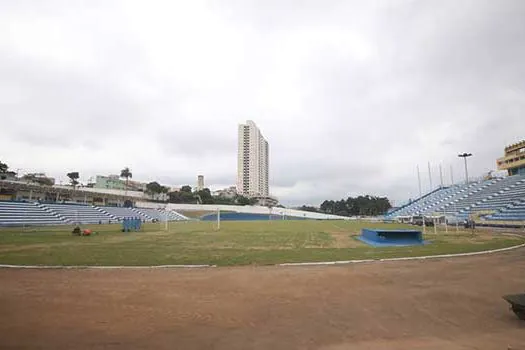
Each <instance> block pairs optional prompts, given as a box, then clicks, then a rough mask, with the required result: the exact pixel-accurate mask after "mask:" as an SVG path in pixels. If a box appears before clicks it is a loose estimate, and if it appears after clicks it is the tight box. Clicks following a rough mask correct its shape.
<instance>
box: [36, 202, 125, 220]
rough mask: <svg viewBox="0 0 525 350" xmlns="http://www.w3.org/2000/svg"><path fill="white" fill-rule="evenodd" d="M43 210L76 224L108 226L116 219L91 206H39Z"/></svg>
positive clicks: (47, 204)
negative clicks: (102, 224)
mask: <svg viewBox="0 0 525 350" xmlns="http://www.w3.org/2000/svg"><path fill="white" fill-rule="evenodd" d="M37 206H40V207H41V208H42V209H43V210H46V211H48V212H50V213H54V214H56V215H58V216H59V217H61V218H63V219H64V220H65V221H66V222H68V223H75V224H98V223H104V224H107V223H109V222H111V221H115V218H114V217H111V216H110V215H109V214H107V213H104V212H103V211H101V210H99V209H97V208H96V207H92V206H89V205H82V204H50V203H45V204H37Z"/></svg>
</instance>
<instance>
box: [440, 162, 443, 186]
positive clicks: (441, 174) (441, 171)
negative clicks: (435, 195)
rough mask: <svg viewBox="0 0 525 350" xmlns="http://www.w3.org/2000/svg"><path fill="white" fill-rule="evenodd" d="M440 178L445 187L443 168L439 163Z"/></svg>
mask: <svg viewBox="0 0 525 350" xmlns="http://www.w3.org/2000/svg"><path fill="white" fill-rule="evenodd" d="M439 178H440V180H441V187H443V169H442V167H441V164H439Z"/></svg>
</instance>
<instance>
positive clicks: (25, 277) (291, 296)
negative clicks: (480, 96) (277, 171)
mask: <svg viewBox="0 0 525 350" xmlns="http://www.w3.org/2000/svg"><path fill="white" fill-rule="evenodd" d="M519 291H525V249H519V250H516V251H512V252H508V253H499V254H495V255H488V256H478V257H468V258H456V259H449V260H439V261H437V260H436V261H425V262H392V263H372V264H362V265H346V266H338V267H286V268H283V267H244V268H217V269H203V270H177V269H170V270H14V269H0V312H1V318H0V348H2V349H5V348H7V349H9V348H16V349H23V348H31V349H34V348H47V349H74V348H90V349H102V348H103V349H117V348H119V349H137V348H139V349H228V350H233V349H243V350H244V349H272V350H277V349H287V350H288V349H330V350H336V349H422V348H424V349H452V350H454V349H507V348H508V347H509V346H510V347H511V348H512V349H525V322H523V321H519V320H518V319H517V318H516V317H515V316H514V315H513V314H512V313H511V312H510V311H509V310H508V307H507V304H506V302H505V301H504V300H502V299H501V295H503V294H506V293H515V292H519Z"/></svg>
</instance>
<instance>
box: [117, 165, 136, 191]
mask: <svg viewBox="0 0 525 350" xmlns="http://www.w3.org/2000/svg"><path fill="white" fill-rule="evenodd" d="M120 177H122V178H124V179H126V190H127V189H128V183H129V179H131V178H132V177H133V174H132V173H131V170H129V168H128V167H125V168H124V169H122V170H121V171H120Z"/></svg>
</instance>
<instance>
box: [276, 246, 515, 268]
mask: <svg viewBox="0 0 525 350" xmlns="http://www.w3.org/2000/svg"><path fill="white" fill-rule="evenodd" d="M523 247H525V243H523V244H518V245H515V246H512V247H506V248H499V249H492V250H483V251H480V252H470V253H458V254H439V255H426V256H409V257H402V258H385V259H364V260H339V261H321V262H304V263H284V264H279V265H278V266H316V265H341V264H357V263H365V262H384V261H405V260H427V259H440V258H455V257H461V256H472V255H483V254H492V253H498V252H504V251H507V250H513V249H518V248H523Z"/></svg>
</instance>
